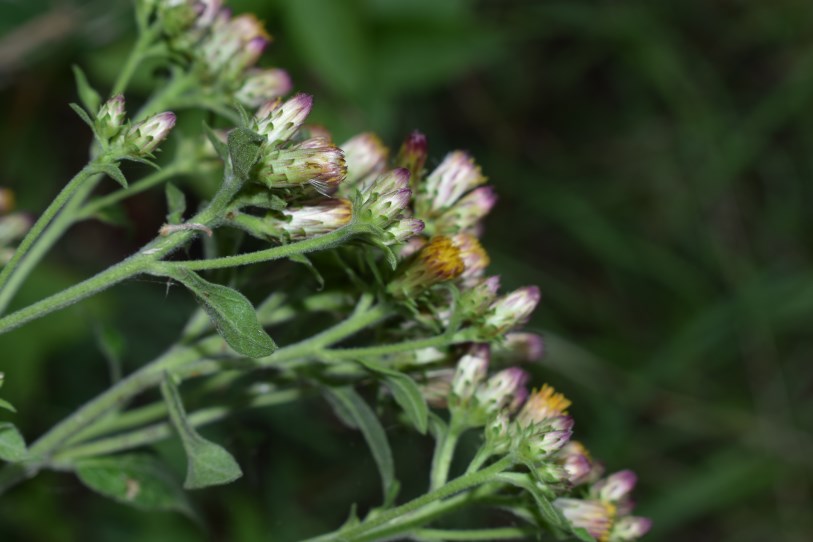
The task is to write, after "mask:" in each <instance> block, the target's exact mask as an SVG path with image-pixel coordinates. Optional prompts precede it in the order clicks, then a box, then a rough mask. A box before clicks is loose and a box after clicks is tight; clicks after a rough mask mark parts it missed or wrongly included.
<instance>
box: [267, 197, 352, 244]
mask: <svg viewBox="0 0 813 542" xmlns="http://www.w3.org/2000/svg"><path fill="white" fill-rule="evenodd" d="M282 214H283V215H284V216H285V218H286V219H287V221H278V223H276V224H275V227H276V228H277V229H279V230H281V231H283V232H284V233H285V234H286V235H287V236H288V237H289V238H290V239H292V240H301V239H307V238H309V237H314V236H316V235H323V234H325V233H330V232H332V231H334V230H336V229H338V228H340V227H342V226H344V225H346V224H347V223H348V222H350V219H351V218H352V217H353V206H352V205H351V203H350V201H349V200H346V199H327V200H323V201H320V202H319V203H318V204H316V205H303V206H300V207H288V208H286V209H284V210H283V211H282Z"/></svg>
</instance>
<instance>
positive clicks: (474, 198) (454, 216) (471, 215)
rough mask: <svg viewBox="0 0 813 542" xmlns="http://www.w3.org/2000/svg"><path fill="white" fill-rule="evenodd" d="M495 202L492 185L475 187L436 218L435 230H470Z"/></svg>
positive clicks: (441, 231) (451, 231)
mask: <svg viewBox="0 0 813 542" xmlns="http://www.w3.org/2000/svg"><path fill="white" fill-rule="evenodd" d="M496 203H497V194H496V193H495V192H494V189H493V188H492V187H490V186H481V187H480V188H476V189H474V190H472V191H471V192H469V193H468V194H466V195H465V196H463V197H462V198H461V199H460V200H459V201H458V202H457V203H455V204H454V206H452V207H451V208H449V209H448V210H447V211H446V212H444V213H443V214H442V215H441V216H440V217H439V218H438V220H437V231H438V233H445V234H452V233H457V232H465V231H472V230H473V229H474V227H475V226H476V225H477V224H478V222H480V220H482V219H483V217H485V216H486V215H487V214H488V213H489V212H491V209H492V208H493V207H494V205H495V204H496Z"/></svg>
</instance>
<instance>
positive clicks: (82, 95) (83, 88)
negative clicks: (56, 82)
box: [73, 64, 102, 112]
mask: <svg viewBox="0 0 813 542" xmlns="http://www.w3.org/2000/svg"><path fill="white" fill-rule="evenodd" d="M73 76H74V78H75V79H76V92H77V94H79V100H80V101H81V102H82V105H84V106H85V109H87V110H88V111H94V112H95V111H98V110H99V106H100V105H101V104H102V97H101V96H99V93H98V92H96V90H94V89H93V87H91V86H90V83H88V80H87V77H85V74H84V72H83V71H82V69H81V68H80V67H79V66H77V65H75V64H74V66H73Z"/></svg>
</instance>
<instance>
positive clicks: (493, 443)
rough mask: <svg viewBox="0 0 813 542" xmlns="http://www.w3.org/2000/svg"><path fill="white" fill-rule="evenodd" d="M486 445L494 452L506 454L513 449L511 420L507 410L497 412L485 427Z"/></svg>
mask: <svg viewBox="0 0 813 542" xmlns="http://www.w3.org/2000/svg"><path fill="white" fill-rule="evenodd" d="M485 437H486V445H487V446H488V448H489V450H490V451H491V452H492V453H494V454H505V453H508V452H509V451H510V450H511V444H512V438H511V421H510V420H509V418H508V415H507V414H506V413H505V412H499V413H497V415H496V416H494V418H492V420H491V421H490V422H488V423H487V424H486V427H485Z"/></svg>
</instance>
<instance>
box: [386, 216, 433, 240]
mask: <svg viewBox="0 0 813 542" xmlns="http://www.w3.org/2000/svg"><path fill="white" fill-rule="evenodd" d="M423 228H424V223H423V220H418V219H417V218H402V219H400V220H396V221H395V222H393V223H392V224H390V225H389V226H388V227H387V233H388V234H389V235H390V239H389V240H388V241H386V244H388V245H390V244H396V243H403V242H404V241H407V240H408V239H411V238H413V237H414V236H416V235H418V234H420V233H421V232H422V231H423Z"/></svg>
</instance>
